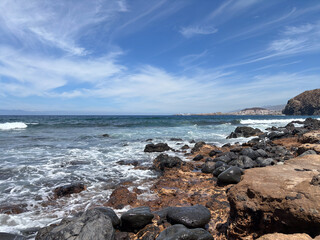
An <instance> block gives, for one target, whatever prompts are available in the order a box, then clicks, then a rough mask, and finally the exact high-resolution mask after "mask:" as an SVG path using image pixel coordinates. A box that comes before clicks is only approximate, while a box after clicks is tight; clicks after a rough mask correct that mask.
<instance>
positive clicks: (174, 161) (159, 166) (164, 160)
mask: <svg viewBox="0 0 320 240" xmlns="http://www.w3.org/2000/svg"><path fill="white" fill-rule="evenodd" d="M182 163H183V161H182V160H181V159H180V158H178V157H171V156H169V155H168V154H164V153H161V154H160V155H159V156H158V157H156V158H155V159H154V161H153V169H155V170H158V171H164V170H165V169H166V168H174V167H180V166H181V164H182Z"/></svg>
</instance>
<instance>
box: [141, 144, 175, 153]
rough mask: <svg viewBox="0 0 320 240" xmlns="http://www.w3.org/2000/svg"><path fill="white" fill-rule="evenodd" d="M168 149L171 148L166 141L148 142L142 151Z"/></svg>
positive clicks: (163, 150) (162, 150)
mask: <svg viewBox="0 0 320 240" xmlns="http://www.w3.org/2000/svg"><path fill="white" fill-rule="evenodd" d="M169 150H171V148H170V147H169V146H168V144H166V143H157V144H153V143H149V144H147V145H146V146H145V148H144V152H165V151H169Z"/></svg>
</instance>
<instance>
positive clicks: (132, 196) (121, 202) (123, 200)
mask: <svg viewBox="0 0 320 240" xmlns="http://www.w3.org/2000/svg"><path fill="white" fill-rule="evenodd" d="M136 201H137V194H136V193H132V192H130V191H129V190H128V189H127V188H126V187H118V188H116V189H115V190H114V191H113V192H112V193H111V195H110V198H109V201H108V203H107V205H108V206H111V207H113V208H116V209H121V208H123V207H124V206H126V205H131V204H133V203H135V202H136Z"/></svg>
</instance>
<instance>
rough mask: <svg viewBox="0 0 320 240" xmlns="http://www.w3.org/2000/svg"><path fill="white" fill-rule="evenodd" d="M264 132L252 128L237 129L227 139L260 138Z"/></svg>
mask: <svg viewBox="0 0 320 240" xmlns="http://www.w3.org/2000/svg"><path fill="white" fill-rule="evenodd" d="M262 133H263V132H262V131H261V130H260V129H258V128H252V127H237V128H236V129H235V130H234V132H232V133H231V134H230V135H229V136H228V137H227V138H238V137H246V138H247V137H252V136H259V135H261V134H262Z"/></svg>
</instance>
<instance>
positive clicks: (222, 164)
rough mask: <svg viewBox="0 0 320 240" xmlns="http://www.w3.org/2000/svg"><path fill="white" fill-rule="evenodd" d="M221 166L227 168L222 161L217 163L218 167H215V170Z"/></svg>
mask: <svg viewBox="0 0 320 240" xmlns="http://www.w3.org/2000/svg"><path fill="white" fill-rule="evenodd" d="M221 166H227V164H226V163H225V162H222V161H217V162H216V165H215V168H219V167H221Z"/></svg>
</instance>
